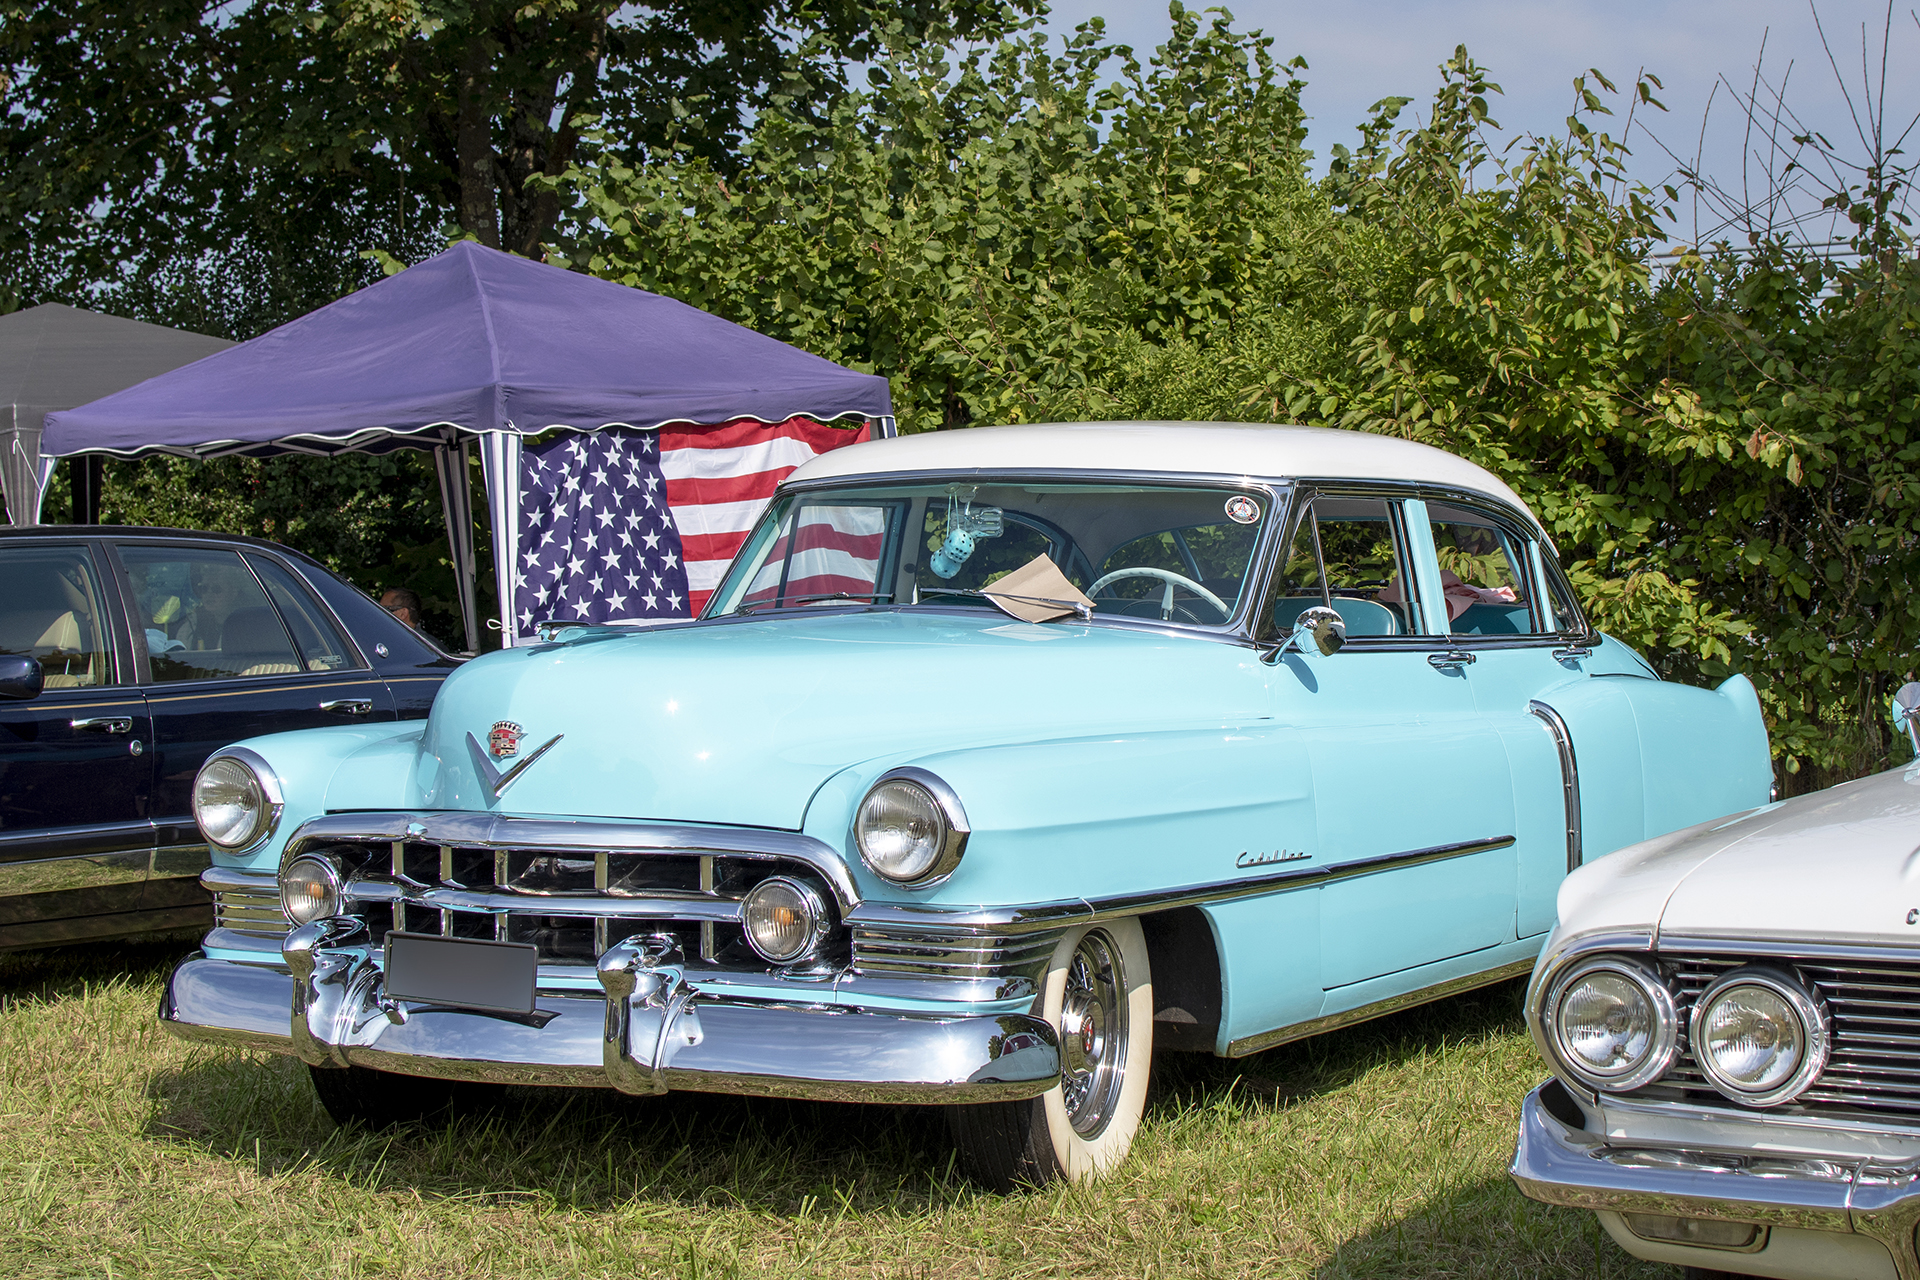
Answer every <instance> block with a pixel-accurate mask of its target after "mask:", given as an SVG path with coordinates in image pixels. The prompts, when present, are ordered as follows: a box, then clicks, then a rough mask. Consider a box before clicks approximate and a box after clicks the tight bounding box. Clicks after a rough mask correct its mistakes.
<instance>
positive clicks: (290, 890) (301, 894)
mask: <svg viewBox="0 0 1920 1280" xmlns="http://www.w3.org/2000/svg"><path fill="white" fill-rule="evenodd" d="M280 909H281V910H283V911H285V912H286V913H287V919H289V920H291V921H293V922H294V924H296V925H302V924H311V923H312V922H313V921H315V920H324V919H326V918H327V917H328V916H337V915H339V914H340V873H339V872H338V871H335V870H334V869H333V864H332V863H331V862H328V861H326V860H325V859H324V858H295V859H294V860H293V861H292V862H289V863H288V864H287V865H286V866H285V867H283V868H281V870H280Z"/></svg>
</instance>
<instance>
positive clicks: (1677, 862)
mask: <svg viewBox="0 0 1920 1280" xmlns="http://www.w3.org/2000/svg"><path fill="white" fill-rule="evenodd" d="M1916 846H1920V769H1916V768H1914V767H1912V766H1908V767H1906V768H1901V769H1893V770H1889V771H1887V772H1885V773H1880V774H1875V775H1873V776H1872V777H1868V778H1862V779H1859V780H1858V781H1855V782H1849V783H1844V784H1842V785H1841V786H1837V787H1833V788H1830V789H1828V790H1826V791H1819V792H1815V793H1813V794H1812V795H1805V796H1798V797H1795V798H1794V799H1792V800H1787V801H1783V802H1781V803H1778V804H1772V805H1768V806H1766V807H1764V808H1761V809H1756V810H1754V811H1752V812H1751V813H1749V814H1745V815H1742V816H1739V817H1735V818H1726V819H1719V820H1717V821H1714V822H1709V823H1703V824H1701V825H1700V826H1698V827H1694V828H1690V829H1689V830H1687V831H1682V832H1676V833H1675V834H1673V835H1671V836H1666V837H1663V838H1662V839H1660V840H1654V841H1648V842H1647V843H1646V844H1642V845H1636V846H1633V847H1631V848H1628V849H1623V850H1621V851H1620V852H1619V853H1617V854H1614V855H1612V856H1610V857H1607V858H1603V859H1601V860H1600V861H1599V862H1597V863H1595V864H1594V865H1593V867H1592V868H1591V872H1589V871H1588V870H1583V871H1582V872H1580V873H1579V874H1577V875H1575V876H1573V877H1569V879H1568V880H1567V882H1566V886H1565V891H1564V893H1563V897H1562V901H1561V920H1562V928H1563V929H1567V928H1571V929H1573V930H1576V931H1579V932H1586V931H1589V930H1594V929H1603V928H1628V929H1631V928H1643V927H1646V926H1648V925H1656V926H1657V931H1658V934H1659V937H1660V938H1661V939H1662V940H1665V939H1671V938H1687V937H1694V938H1752V939H1755V940H1788V941H1794V940H1802V941H1804V940H1811V939H1819V940H1826V941H1853V942H1871V943H1886V942H1892V943H1903V944H1908V945H1912V944H1914V943H1920V923H1916V924H1909V923H1908V913H1909V912H1911V911H1913V910H1914V909H1915V908H1920V848H1917V847H1916ZM1915 919H1916V920H1920V916H1916V917H1915Z"/></svg>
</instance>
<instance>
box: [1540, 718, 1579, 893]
mask: <svg viewBox="0 0 1920 1280" xmlns="http://www.w3.org/2000/svg"><path fill="white" fill-rule="evenodd" d="M1527 710H1529V711H1531V712H1532V713H1533V714H1534V715H1536V716H1539V717H1540V718H1541V719H1542V720H1544V721H1545V722H1546V725H1547V730H1548V732H1550V733H1552V734H1553V745H1554V746H1556V747H1558V748H1559V750H1560V781H1561V786H1562V788H1563V789H1564V791H1565V798H1566V806H1567V870H1568V871H1573V870H1575V869H1576V868H1578V867H1579V866H1580V864H1581V863H1582V862H1584V861H1586V851H1585V849H1583V848H1582V847H1581V835H1580V762H1579V759H1578V758H1577V757H1576V756H1575V755H1574V754H1573V732H1572V730H1570V729H1568V728H1567V722H1566V721H1565V720H1564V719H1563V718H1561V715H1560V713H1559V712H1558V711H1555V710H1554V709H1553V708H1552V707H1550V706H1548V705H1547V704H1546V703H1544V702H1529V703H1528V704H1527Z"/></svg>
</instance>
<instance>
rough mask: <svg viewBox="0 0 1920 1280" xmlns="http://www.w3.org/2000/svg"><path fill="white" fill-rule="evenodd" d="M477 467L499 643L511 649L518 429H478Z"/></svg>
mask: <svg viewBox="0 0 1920 1280" xmlns="http://www.w3.org/2000/svg"><path fill="white" fill-rule="evenodd" d="M508 425H509V427H511V425H512V424H511V423H509V424H508ZM480 471H481V474H482V475H483V476H485V477H486V482H487V515H488V517H489V519H490V521H491V523H492V525H493V585H494V590H495V592H496V594H497V596H498V598H499V601H500V618H499V626H500V647H501V648H503V649H511V648H512V647H513V642H514V636H515V629H514V617H513V611H514V605H515V603H516V602H515V599H514V571H515V569H516V568H517V567H518V562H519V556H520V433H519V432H517V431H512V430H508V431H488V432H484V433H482V435H481V437H480Z"/></svg>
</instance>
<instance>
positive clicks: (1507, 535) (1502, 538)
mask: <svg viewBox="0 0 1920 1280" xmlns="http://www.w3.org/2000/svg"><path fill="white" fill-rule="evenodd" d="M1427 510H1428V512H1429V514H1431V516H1432V517H1433V549H1434V551H1435V552H1436V553H1437V554H1438V555H1439V557H1440V584H1441V586H1442V587H1443V588H1444V589H1445V591H1446V596H1447V616H1448V617H1449V618H1450V619H1451V620H1452V621H1451V627H1452V630H1453V634H1454V635H1457V636H1512V635H1537V634H1539V631H1538V625H1537V622H1536V619H1535V615H1534V611H1533V599H1532V597H1533V591H1532V587H1531V583H1532V582H1533V578H1532V575H1530V574H1529V573H1528V572H1527V557H1526V547H1527V543H1526V540H1524V539H1522V538H1521V537H1519V536H1518V535H1517V534H1515V533H1514V532H1513V530H1511V529H1509V528H1508V527H1507V526H1506V525H1505V524H1503V523H1502V522H1501V521H1499V520H1497V519H1495V518H1494V517H1493V516H1490V515H1487V514H1485V513H1484V512H1480V511H1475V510H1471V509H1469V508H1465V507H1453V506H1448V505H1446V504H1445V503H1439V502H1433V503H1429V504H1428V505H1427Z"/></svg>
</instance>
